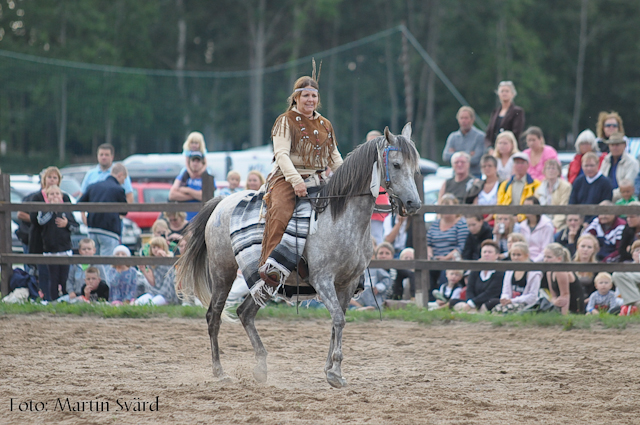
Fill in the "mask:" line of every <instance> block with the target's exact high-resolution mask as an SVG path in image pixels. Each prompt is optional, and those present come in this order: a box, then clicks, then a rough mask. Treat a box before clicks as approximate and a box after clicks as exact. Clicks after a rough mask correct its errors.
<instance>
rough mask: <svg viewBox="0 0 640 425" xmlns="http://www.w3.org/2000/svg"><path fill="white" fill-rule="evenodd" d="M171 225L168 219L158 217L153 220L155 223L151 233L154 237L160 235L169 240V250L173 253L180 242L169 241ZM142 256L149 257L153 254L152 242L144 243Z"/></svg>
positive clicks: (141, 250)
mask: <svg viewBox="0 0 640 425" xmlns="http://www.w3.org/2000/svg"><path fill="white" fill-rule="evenodd" d="M169 233H170V230H169V225H168V224H167V222H166V221H164V220H162V219H158V220H156V221H154V222H153V225H152V226H151V234H152V237H153V238H155V237H160V238H163V239H165V240H166V241H167V244H168V246H169V251H171V252H172V253H173V252H175V251H176V250H177V249H178V242H176V241H169V240H168V239H169V238H168V237H169ZM140 256H142V257H149V256H151V245H150V242H147V243H146V244H144V245H142V248H141V249H140Z"/></svg>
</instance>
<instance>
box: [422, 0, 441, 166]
mask: <svg viewBox="0 0 640 425" xmlns="http://www.w3.org/2000/svg"><path fill="white" fill-rule="evenodd" d="M439 15H440V0H433V1H432V3H431V14H430V15H429V31H428V33H427V51H428V52H429V55H431V57H432V58H433V60H434V61H437V60H438V42H439V39H440V16H439ZM435 83H436V73H435V72H433V70H432V69H429V76H428V77H427V107H426V113H425V117H424V122H425V125H424V128H423V131H422V154H423V155H426V156H427V158H429V159H432V160H433V159H437V158H438V157H439V156H440V155H439V152H438V144H437V143H436V118H435V115H436V114H435V109H436V94H435Z"/></svg>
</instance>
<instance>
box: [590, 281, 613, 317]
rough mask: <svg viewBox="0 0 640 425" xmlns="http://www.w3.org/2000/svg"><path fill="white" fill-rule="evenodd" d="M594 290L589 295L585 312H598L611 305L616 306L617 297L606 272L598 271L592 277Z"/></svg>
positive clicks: (609, 307) (608, 308) (607, 308)
mask: <svg viewBox="0 0 640 425" xmlns="http://www.w3.org/2000/svg"><path fill="white" fill-rule="evenodd" d="M594 281H595V284H596V290H595V292H593V293H592V294H591V295H589V303H588V304H587V314H598V313H600V312H601V311H605V312H606V311H609V310H610V309H611V308H612V307H617V306H618V303H617V297H616V294H615V293H614V291H612V288H613V279H612V278H611V275H610V274H609V273H607V272H600V273H598V274H597V275H596V278H595V279H594Z"/></svg>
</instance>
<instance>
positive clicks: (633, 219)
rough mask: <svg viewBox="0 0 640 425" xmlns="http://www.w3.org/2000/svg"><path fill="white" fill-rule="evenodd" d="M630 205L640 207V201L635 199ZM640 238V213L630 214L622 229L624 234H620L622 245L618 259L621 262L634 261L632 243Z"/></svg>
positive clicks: (619, 248)
mask: <svg viewBox="0 0 640 425" xmlns="http://www.w3.org/2000/svg"><path fill="white" fill-rule="evenodd" d="M629 205H630V206H636V207H640V202H638V201H633V202H630V203H629ZM638 239H640V215H638V214H628V215H627V224H626V225H625V226H624V229H623V230H622V236H620V246H619V247H618V261H620V262H621V263H623V262H625V261H632V260H633V259H632V258H631V245H633V243H634V242H635V241H637V240H638Z"/></svg>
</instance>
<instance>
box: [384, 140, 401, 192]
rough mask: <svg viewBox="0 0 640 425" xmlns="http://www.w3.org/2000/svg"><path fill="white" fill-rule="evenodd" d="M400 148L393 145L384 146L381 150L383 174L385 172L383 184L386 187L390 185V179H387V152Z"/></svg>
mask: <svg viewBox="0 0 640 425" xmlns="http://www.w3.org/2000/svg"><path fill="white" fill-rule="evenodd" d="M399 150H400V149H398V148H396V147H395V146H391V145H389V146H387V147H386V148H384V150H383V151H382V160H383V161H384V174H385V181H384V183H385V186H387V189H388V188H390V187H391V180H390V179H389V152H390V151H399Z"/></svg>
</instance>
